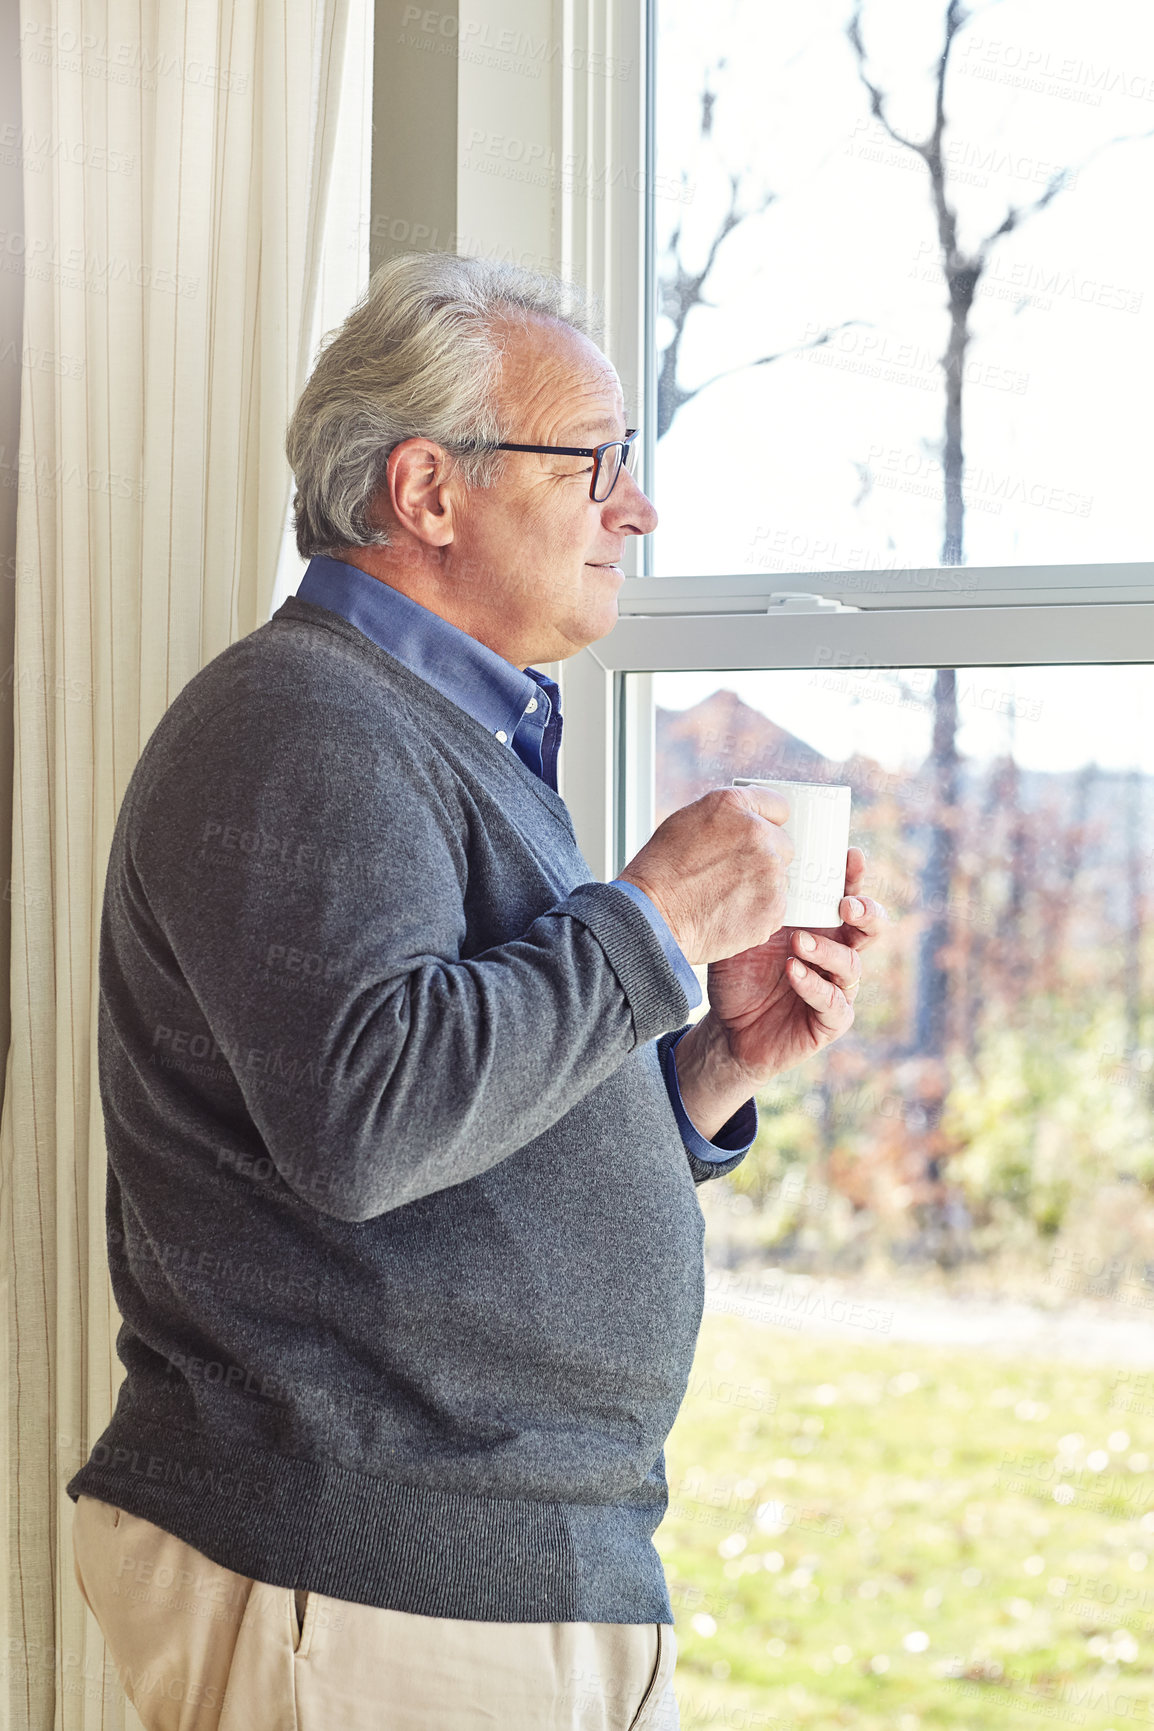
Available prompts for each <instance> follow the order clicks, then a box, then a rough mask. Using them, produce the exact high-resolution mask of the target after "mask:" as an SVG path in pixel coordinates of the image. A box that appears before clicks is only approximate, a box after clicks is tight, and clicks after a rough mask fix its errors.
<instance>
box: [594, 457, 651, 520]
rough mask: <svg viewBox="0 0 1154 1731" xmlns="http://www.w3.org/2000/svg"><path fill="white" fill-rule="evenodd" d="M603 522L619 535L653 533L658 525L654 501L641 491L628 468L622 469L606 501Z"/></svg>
mask: <svg viewBox="0 0 1154 1731" xmlns="http://www.w3.org/2000/svg"><path fill="white" fill-rule="evenodd" d="M618 495H620V497H618ZM602 522H603V523H604V524H605V526H606V528H612V529H615V530H616V531H617V533H618V534H619V535H651V534H652V533H653V531H654V529H656V527H657V512H656V510H655V509H654V506H653V501H652V500H651V499H650V498H649V497H648V495H647V494H645V493H643V492H642V491H641V488H640V486H639V485H638V483H637V482H636V481H635V480H634V478H633V476H632V475H631V474H630V473H629V471H628V469H622V471H621V473H620V475H619V476H618V477H617V485H616V486H615V487H614V489H613V491H612V493H610V495H609V497H608V499H606V501H605V513H604V515H603V517H602Z"/></svg>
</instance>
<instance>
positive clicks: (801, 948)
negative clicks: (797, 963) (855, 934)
mask: <svg viewBox="0 0 1154 1731" xmlns="http://www.w3.org/2000/svg"><path fill="white" fill-rule="evenodd" d="M811 945H812V948H811V947H810V946H811ZM793 948H794V951H795V953H796V954H797V956H798V957H799V958H800V959H801V960H802V961H804V962H806V963H808V964H809V965H810V966H811V967H814V968H820V969H821V970H822V972H823V973H824V974H828V976H829V978H830V979H831V980H832V981H833V983H834V985H835V986H840V987H841V989H842V990H843V991H845V990H846V989H847V988H848V987H850V986H853V985H855V984H860V981H861V957H860V956H859V955H858V952H857V949H856V948H853V947H852V946H851V945H849V944H841V943H838V941H837V939H836V938H825V937H819V936H818V935H817V933H815V932H805V931H796V932H795V933H794V934H793Z"/></svg>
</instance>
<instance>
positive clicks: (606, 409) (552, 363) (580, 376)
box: [501, 319, 621, 438]
mask: <svg viewBox="0 0 1154 1731" xmlns="http://www.w3.org/2000/svg"><path fill="white" fill-rule="evenodd" d="M502 375H503V376H502V381H501V385H502V390H501V394H502V396H504V397H505V399H506V402H507V403H508V404H509V406H512V405H513V404H514V403H516V404H518V405H519V406H523V407H524V408H526V409H528V410H530V412H534V411H536V413H545V414H546V415H548V417H549V418H550V419H551V420H553V419H555V418H556V417H557V416H561V417H562V418H563V419H564V423H565V426H566V428H567V429H568V430H569V431H570V432H571V433H572V434H573V435H574V436H576V435H577V434H578V433H582V434H585V433H588V434H590V435H591V434H593V433H598V432H600V433H602V434H603V435H604V436H605V437H606V438H609V437H611V436H612V435H613V434H614V433H615V432H616V431H617V430H618V422H619V421H620V418H621V408H620V405H621V384H620V381H619V380H618V377H617V374H616V372H615V370H614V368H613V365H612V363H611V362H610V361H609V360H608V358H607V357H606V356H605V355H604V354H602V352H601V350H600V349H599V348H597V346H596V345H595V344H594V343H592V342H591V341H589V339H588V338H585V337H582V336H581V335H580V334H579V333H578V332H577V331H574V330H573V329H572V328H571V327H570V326H568V325H563V324H560V323H559V322H558V321H554V320H539V319H529V320H527V321H526V324H525V325H524V326H522V327H520V328H519V329H515V330H513V331H511V332H510V333H509V337H508V339H507V343H506V347H505V356H504V364H503V366H502Z"/></svg>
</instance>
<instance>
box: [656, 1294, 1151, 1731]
mask: <svg viewBox="0 0 1154 1731" xmlns="http://www.w3.org/2000/svg"><path fill="white" fill-rule="evenodd" d="M1151 1457H1154V1377H1152V1376H1151V1375H1149V1374H1142V1373H1138V1372H1130V1373H1126V1372H1122V1371H1118V1370H1115V1369H1114V1368H1113V1367H1110V1366H1103V1367H1101V1368H1097V1369H1096V1368H1094V1367H1092V1366H1091V1367H1088V1366H1082V1365H1076V1366H1071V1365H1068V1364H1055V1363H1038V1362H1034V1361H1031V1360H1028V1359H1013V1360H1008V1359H1002V1358H998V1357H995V1356H993V1355H990V1354H980V1353H977V1352H973V1351H957V1350H949V1351H944V1350H943V1351H939V1350H936V1349H931V1348H926V1347H924V1346H923V1347H914V1346H906V1345H902V1344H901V1343H897V1342H879V1341H876V1340H874V1341H870V1342H865V1343H862V1344H857V1343H856V1342H854V1341H842V1340H820V1339H812V1338H802V1337H799V1336H798V1335H797V1334H795V1333H792V1332H790V1331H787V1330H783V1329H779V1328H773V1327H769V1326H767V1325H765V1324H761V1323H757V1322H752V1321H749V1320H746V1319H744V1318H742V1317H740V1316H734V1315H725V1314H707V1316H706V1317H705V1321H704V1324H703V1327H702V1332H701V1339H700V1342H699V1345H698V1352H697V1358H696V1361H695V1365H694V1371H693V1375H692V1377H691V1380H690V1386H689V1394H688V1396H687V1398H686V1401H685V1405H684V1406H683V1408H682V1410H681V1413H680V1415H679V1417H678V1420H677V1424H676V1426H675V1427H674V1430H673V1432H672V1435H671V1436H670V1438H669V1443H668V1446H667V1449H666V1462H667V1471H668V1477H669V1492H670V1510H669V1514H668V1516H667V1517H666V1520H665V1521H664V1523H663V1524H662V1526H661V1528H660V1529H659V1531H658V1534H657V1546H658V1549H659V1550H660V1552H661V1555H662V1558H663V1560H664V1563H665V1568H666V1573H667V1576H668V1579H669V1586H670V1593H671V1596H672V1599H673V1605H674V1611H675V1616H676V1623H677V1638H678V1644H679V1649H680V1655H679V1660H678V1668H677V1693H678V1697H679V1700H680V1702H681V1717H682V1725H683V1727H684V1728H685V1731H692V1728H693V1727H695V1726H705V1725H708V1726H718V1727H722V1726H732V1727H734V1731H739V1728H741V1727H746V1726H770V1727H773V1728H774V1731H785V1728H786V1727H789V1726H799V1727H800V1726H805V1727H813V1726H823V1727H824V1726H842V1725H852V1726H858V1727H862V1728H863V1731H864V1728H869V1731H873V1728H874V1727H877V1728H878V1731H881V1728H883V1727H884V1728H885V1731H929V1728H931V1727H938V1726H942V1727H945V1726H949V1727H957V1728H959V1731H968V1728H970V1727H978V1726H981V1727H987V1726H988V1727H991V1728H994V1727H997V1728H999V1731H1000V1728H1002V1727H1005V1728H1007V1731H1008V1728H1010V1727H1013V1728H1014V1731H1020V1728H1021V1727H1028V1726H1043V1725H1045V1724H1047V1723H1054V1724H1058V1725H1065V1726H1077V1727H1084V1728H1085V1731H1107V1728H1112V1731H1127V1728H1128V1727H1130V1726H1132V1725H1134V1724H1139V1725H1144V1724H1154V1641H1152V1638H1151V1637H1152V1634H1154V1563H1152V1562H1151V1561H1150V1554H1151V1552H1152V1551H1154V1513H1150V1512H1148V1511H1150V1510H1151V1507H1152V1502H1154V1498H1152V1494H1151V1493H1152V1487H1154V1477H1152V1474H1151V1470H1150V1468H1151V1464H1152V1463H1151Z"/></svg>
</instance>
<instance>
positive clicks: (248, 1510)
mask: <svg viewBox="0 0 1154 1731" xmlns="http://www.w3.org/2000/svg"><path fill="white" fill-rule="evenodd" d="M686 1010H687V1000H686V996H685V990H684V988H683V986H682V985H681V983H680V982H679V980H678V978H677V976H676V973H675V970H674V968H673V967H672V966H671V964H670V962H669V959H668V958H667V956H666V955H665V953H664V951H663V949H662V945H661V943H660V941H659V939H658V937H657V935H656V933H655V932H654V929H653V926H652V925H651V923H650V922H649V921H648V920H647V919H646V917H645V915H644V913H642V911H641V910H640V909H639V908H638V907H637V906H636V905H635V903H634V902H632V901H631V900H630V898H629V897H628V896H626V895H624V894H623V893H622V892H621V891H620V890H619V889H615V888H614V887H612V886H611V885H608V884H603V883H599V882H596V881H593V880H592V874H591V872H590V870H589V866H588V864H587V862H586V861H585V860H584V858H583V857H582V855H581V852H580V850H579V848H578V846H577V842H576V839H575V837H574V833H573V828H572V824H571V822H570V819H569V815H568V812H567V810H566V807H565V804H564V801H563V800H562V799H561V798H560V796H559V795H558V794H557V793H555V792H554V791H553V790H552V789H551V788H550V787H548V786H547V785H546V784H545V783H544V782H543V781H542V780H541V778H540V777H538V776H535V775H534V774H533V772H532V771H531V770H530V769H529V768H528V767H527V766H526V765H525V764H524V763H523V762H522V761H521V760H520V758H518V757H517V756H516V755H514V754H513V753H511V752H509V751H508V750H507V749H506V748H505V747H504V746H502V745H500V744H498V743H497V741H496V740H495V739H494V738H493V737H492V736H491V735H490V734H489V732H488V731H487V729H486V728H484V727H483V726H482V725H481V724H480V723H478V722H477V721H475V720H474V718H473V717H472V716H470V715H468V714H467V713H466V712H465V711H463V710H462V709H461V708H459V707H458V706H457V705H456V704H454V703H453V702H452V701H451V700H449V699H447V698H446V697H444V696H443V695H442V694H441V693H440V692H439V691H437V690H436V688H435V687H433V686H432V685H430V684H429V683H428V682H427V681H425V680H423V679H421V678H420V677H418V676H417V675H416V674H414V673H413V672H412V671H411V670H410V669H409V668H407V667H406V666H404V665H403V664H402V663H401V662H400V661H398V660H397V659H396V658H395V657H393V656H391V655H389V653H388V652H387V651H386V650H384V649H382V648H380V647H379V646H378V645H377V644H375V643H373V642H371V641H370V640H369V639H368V638H366V637H365V636H364V635H363V634H362V633H361V632H359V631H358V630H356V628H355V627H353V626H351V625H349V624H347V623H346V622H345V621H344V620H342V619H340V618H338V617H337V616H336V615H335V614H333V613H331V612H329V611H327V610H326V609H323V608H319V607H315V606H312V605H310V604H309V603H307V602H304V601H300V600H297V599H295V598H294V599H293V600H290V601H287V602H286V603H285V604H284V606H282V607H281V608H280V609H279V611H278V612H277V614H276V615H275V616H274V618H273V619H272V620H271V621H270V623H269V624H268V625H265V626H263V627H262V628H261V629H260V630H258V631H255V632H253V633H252V634H251V635H250V636H248V637H246V638H243V639H242V640H241V641H240V642H238V643H236V644H234V645H232V647H231V648H229V649H227V650H226V651H225V652H224V653H223V654H222V655H219V656H217V657H216V659H215V660H214V661H212V662H211V663H210V664H209V665H208V666H207V667H205V668H204V669H203V670H202V672H201V673H199V674H198V675H197V676H196V677H195V678H194V679H193V680H192V681H190V683H189V684H188V685H187V686H186V687H185V688H184V690H183V691H182V692H181V693H180V695H179V696H178V698H177V699H176V701H175V702H174V703H173V704H172V706H171V708H170V709H169V710H168V712H167V713H166V715H165V716H164V718H163V720H162V721H161V723H160V724H159V726H158V727H157V729H156V731H155V732H154V734H153V735H152V737H151V739H150V740H149V743H148V745H147V747H146V749H145V751H144V753H143V755H142V757H141V759H140V762H139V764H138V765H137V768H136V770H135V772H134V774H133V776H132V779H131V781H130V784H129V787H128V789H127V792H126V794H125V797H124V801H123V804H122V807H121V811H120V815H119V820H118V823H117V827H116V833H115V837H114V842H113V847H112V854H111V859H110V863H109V870H108V877H107V883H106V887H105V899H104V913H103V921H102V927H101V945H100V1011H99V1052H100V1082H101V1094H102V1099H103V1104H104V1115H105V1127H106V1134H107V1142H108V1155H109V1169H108V1203H107V1223H108V1239H109V1257H110V1264H111V1271H112V1282H113V1290H114V1293H115V1296H116V1300H117V1304H118V1305H119V1308H120V1311H121V1314H122V1317H123V1319H124V1320H123V1326H122V1328H121V1330H120V1334H119V1336H118V1342H117V1346H118V1351H119V1354H120V1357H121V1359H122V1360H123V1362H124V1365H125V1367H126V1370H127V1376H126V1379H125V1381H124V1383H123V1385H122V1387H121V1389H120V1393H119V1398H118V1401H117V1406H116V1409H115V1412H114V1414H113V1416H112V1419H111V1421H110V1423H109V1425H108V1427H107V1429H106V1430H105V1432H104V1433H103V1435H102V1436H101V1438H100V1439H99V1440H98V1442H97V1443H96V1445H95V1446H94V1448H93V1449H92V1451H91V1455H90V1457H89V1460H88V1462H87V1464H86V1465H85V1466H84V1467H83V1468H81V1470H80V1472H79V1473H77V1474H76V1476H75V1477H74V1478H73V1480H72V1481H71V1483H70V1484H69V1486H68V1491H69V1494H70V1495H71V1496H72V1497H73V1498H75V1497H77V1496H78V1495H79V1494H80V1493H81V1492H85V1493H87V1494H89V1495H91V1496H95V1497H100V1498H103V1499H104V1500H106V1501H108V1502H111V1503H114V1504H116V1505H117V1506H119V1507H121V1508H124V1509H126V1510H128V1511H129V1512H131V1513H134V1514H138V1515H141V1516H144V1517H145V1518H147V1519H149V1520H152V1521H155V1522H156V1523H157V1524H158V1525H159V1526H161V1527H163V1528H164V1529H165V1530H166V1531H168V1532H171V1533H173V1534H175V1535H177V1536H178V1537H180V1538H182V1539H184V1540H186V1541H187V1542H188V1543H189V1544H191V1545H193V1546H195V1547H196V1548H197V1549H198V1550H200V1551H202V1552H203V1553H204V1554H205V1555H207V1556H209V1557H211V1558H212V1559H213V1560H214V1561H216V1562H218V1563H221V1564H223V1565H224V1566H226V1567H228V1568H231V1569H235V1570H237V1571H238V1572H239V1573H241V1574H244V1575H247V1576H251V1577H253V1578H255V1579H257V1580H262V1581H267V1582H270V1583H272V1584H274V1585H282V1586H294V1587H301V1588H307V1589H309V1590H311V1591H315V1592H320V1593H325V1594H329V1595H332V1596H334V1597H337V1598H344V1599H350V1600H354V1601H358V1602H360V1603H363V1604H369V1605H378V1606H386V1607H390V1608H392V1609H396V1610H402V1611H411V1612H418V1613H421V1614H423V1615H427V1616H445V1617H458V1618H473V1619H481V1620H485V1621H517V1622H554V1621H593V1622H628V1623H635V1622H666V1623H668V1622H671V1621H672V1613H671V1610H670V1605H669V1598H668V1594H667V1591H666V1586H665V1580H664V1575H663V1572H662V1568H661V1563H660V1559H659V1558H658V1556H657V1553H656V1551H655V1549H654V1547H653V1544H652V1535H653V1532H654V1530H655V1528H656V1527H657V1525H658V1523H659V1521H660V1520H661V1517H662V1514H663V1512H664V1509H665V1506H666V1501H667V1492H666V1485H665V1476H664V1459H663V1444H664V1441H665V1438H666V1436H667V1434H668V1432H669V1429H670V1427H671V1425H672V1423H673V1420H674V1418H675V1416H676V1413H677V1409H678V1407H679V1405H680V1403H681V1400H682V1397H683V1395H684V1392H685V1387H686V1383H687V1379H688V1375H689V1369H690V1364H691V1360H692V1355H693V1349H694V1344H695V1340H696V1336H697V1331H698V1327H699V1324H700V1319H701V1310H702V1297H703V1263H702V1238H703V1222H702V1216H701V1211H700V1208H699V1207H698V1205H697V1200H696V1195H695V1189H694V1186H695V1183H697V1182H700V1181H702V1180H703V1179H705V1178H708V1177H712V1176H714V1175H716V1174H717V1173H719V1172H726V1171H728V1170H730V1169H731V1167H732V1166H734V1165H736V1164H737V1162H738V1160H739V1159H740V1157H741V1156H740V1155H738V1156H736V1157H735V1158H734V1159H733V1160H732V1161H728V1162H725V1161H722V1162H712V1161H711V1162H706V1161H701V1160H698V1159H697V1157H696V1156H695V1155H693V1154H691V1153H690V1151H689V1150H688V1149H687V1148H686V1147H685V1145H684V1144H683V1143H682V1141H681V1137H680V1133H679V1131H678V1128H677V1122H676V1119H675V1117H674V1114H673V1109H672V1106H671V1104H670V1100H669V1096H668V1093H667V1091H666V1087H665V1082H664V1080H663V1076H662V1059H663V1057H664V1051H665V1048H666V1047H667V1045H668V1043H669V1040H670V1039H671V1038H673V1037H675V1035H676V1034H677V1033H679V1032H680V1031H682V1029H683V1028H684V1026H685V1015H686Z"/></svg>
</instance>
